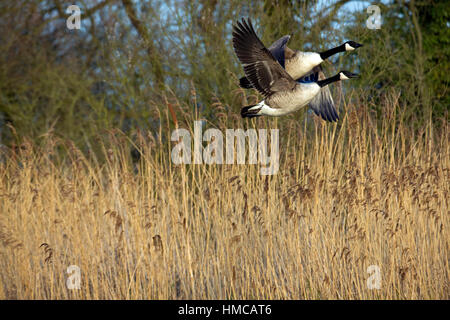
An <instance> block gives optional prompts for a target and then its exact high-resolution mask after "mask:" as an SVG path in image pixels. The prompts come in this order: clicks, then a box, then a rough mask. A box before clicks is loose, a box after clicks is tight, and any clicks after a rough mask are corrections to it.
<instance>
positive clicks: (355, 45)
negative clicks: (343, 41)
mask: <svg viewBox="0 0 450 320" xmlns="http://www.w3.org/2000/svg"><path fill="white" fill-rule="evenodd" d="M362 46H363V45H362V44H360V43H357V42H355V43H354V44H353V45H352V47H354V48H355V49H356V48H359V47H362Z"/></svg>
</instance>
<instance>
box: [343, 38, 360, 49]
mask: <svg viewBox="0 0 450 320" xmlns="http://www.w3.org/2000/svg"><path fill="white" fill-rule="evenodd" d="M344 45H345V51H352V50H355V49H357V48H359V47H362V46H363V45H362V44H360V43H357V42H355V41H351V40H350V41H347V42H346V43H344Z"/></svg>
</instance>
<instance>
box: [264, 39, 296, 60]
mask: <svg viewBox="0 0 450 320" xmlns="http://www.w3.org/2000/svg"><path fill="white" fill-rule="evenodd" d="M290 38H291V36H290V35H286V36H283V37H281V38H280V39H278V40H276V41H275V42H274V43H272V45H271V46H270V47H269V48H268V49H269V51H270V53H272V55H273V57H274V58H275V59H276V60H277V61H278V63H279V64H280V65H281V66H282V67H283V68H284V67H285V66H284V61H285V59H286V56H285V50H286V44H287V43H288V41H289V39H290Z"/></svg>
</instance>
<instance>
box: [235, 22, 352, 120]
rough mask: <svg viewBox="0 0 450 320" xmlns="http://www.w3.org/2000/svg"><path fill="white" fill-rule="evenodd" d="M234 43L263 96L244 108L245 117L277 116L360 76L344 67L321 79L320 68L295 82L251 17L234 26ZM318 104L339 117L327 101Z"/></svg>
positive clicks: (333, 115) (331, 115)
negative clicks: (258, 101)
mask: <svg viewBox="0 0 450 320" xmlns="http://www.w3.org/2000/svg"><path fill="white" fill-rule="evenodd" d="M233 47H234V51H235V52H236V55H237V57H238V58H239V60H240V62H241V63H242V65H243V66H244V72H245V75H246V77H247V79H248V80H249V82H250V83H251V84H252V86H253V87H254V88H256V89H257V90H258V91H259V92H260V93H261V94H262V95H263V96H264V100H263V101H261V102H260V103H258V104H256V105H251V106H246V107H243V108H242V110H241V116H242V117H243V118H245V117H249V118H251V117H257V116H262V115H267V116H275V117H276V116H282V115H286V114H289V113H292V112H295V111H297V110H299V109H300V108H302V107H304V106H305V105H307V104H308V103H309V102H310V101H311V100H312V99H313V98H314V97H315V96H316V95H318V94H319V93H320V91H321V88H323V87H325V86H327V85H328V84H330V83H332V82H335V81H339V80H346V79H349V78H354V77H356V76H357V75H356V74H354V73H351V72H348V71H341V72H339V73H338V74H336V75H335V76H333V77H330V78H327V79H319V73H320V72H319V71H317V72H315V73H313V74H312V75H311V76H310V79H306V80H305V81H301V82H296V81H295V80H294V79H293V78H292V77H291V76H290V75H289V74H288V73H287V71H286V70H285V69H284V68H283V67H282V66H281V64H280V63H279V62H278V61H277V60H276V59H275V57H274V56H273V54H272V53H271V52H270V51H269V50H268V49H267V48H266V47H265V46H264V44H263V43H262V42H261V40H260V39H259V38H258V36H257V35H256V33H255V30H254V29H253V26H252V24H251V21H250V20H249V21H248V22H246V21H245V20H244V19H242V22H239V21H238V22H237V25H235V26H234V27H233ZM316 108H317V110H318V111H317V112H320V113H324V114H326V115H329V116H330V119H332V118H336V117H337V113H336V110H329V109H328V106H327V103H320V104H319V106H317V107H316ZM333 111H334V113H333ZM330 121H331V120H330Z"/></svg>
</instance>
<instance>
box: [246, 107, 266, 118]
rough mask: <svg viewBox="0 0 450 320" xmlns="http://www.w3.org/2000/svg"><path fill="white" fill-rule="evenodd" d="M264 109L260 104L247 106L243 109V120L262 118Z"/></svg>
mask: <svg viewBox="0 0 450 320" xmlns="http://www.w3.org/2000/svg"><path fill="white" fill-rule="evenodd" d="M261 109H262V107H261V106H260V105H259V104H254V105H250V106H245V107H243V108H242V109H241V117H242V118H254V117H259V116H261Z"/></svg>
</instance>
